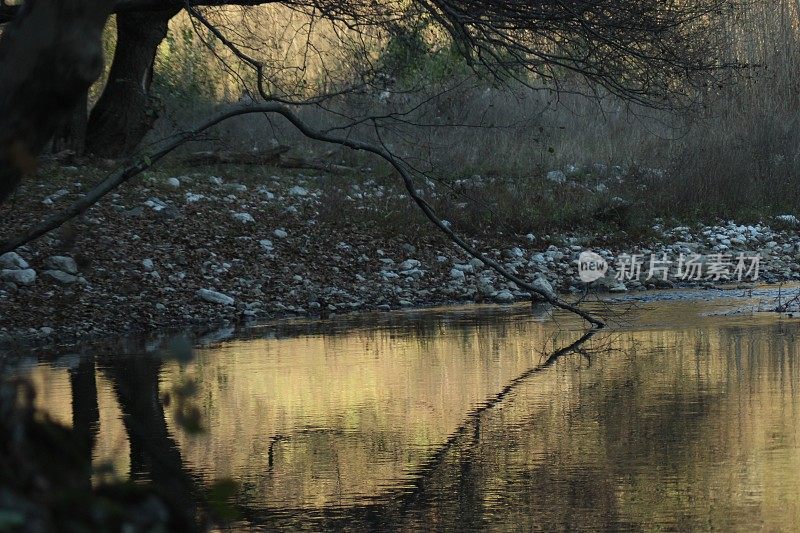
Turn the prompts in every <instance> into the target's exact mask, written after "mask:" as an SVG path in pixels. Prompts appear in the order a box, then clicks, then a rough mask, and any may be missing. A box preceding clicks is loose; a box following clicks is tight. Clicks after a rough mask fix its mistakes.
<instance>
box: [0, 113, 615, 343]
mask: <svg viewBox="0 0 800 533" xmlns="http://www.w3.org/2000/svg"><path fill="white" fill-rule="evenodd" d="M253 113H266V114H275V115H280V116H282V117H284V118H285V119H286V120H288V121H289V122H290V123H291V124H292V125H293V126H294V127H295V128H297V129H298V130H299V131H300V132H301V133H302V134H303V135H305V136H306V137H308V138H310V139H313V140H316V141H321V142H327V143H331V144H337V145H340V146H345V147H348V148H351V149H353V150H361V151H364V152H368V153H371V154H374V155H377V156H378V157H380V158H382V159H384V160H385V161H386V162H388V163H389V164H390V165H392V167H394V169H395V170H397V172H398V174H400V177H401V178H402V180H403V184H404V186H405V188H406V191H407V192H408V195H409V196H410V197H411V199H412V200H413V201H414V203H416V204H417V206H418V207H419V208H420V209H421V210H422V212H423V213H424V215H425V216H426V217H427V218H428V220H430V221H431V222H432V223H433V224H434V225H435V226H436V227H437V228H438V229H439V230H440V231H441V232H443V233H444V234H445V235H447V236H448V237H449V238H450V240H452V241H453V242H454V243H455V244H456V245H458V246H459V247H460V248H461V249H463V250H464V251H465V252H467V253H468V254H469V255H471V256H472V257H475V258H478V259H480V260H481V261H483V262H484V263H485V264H486V265H488V266H489V267H490V268H492V269H493V270H494V271H495V272H497V273H498V274H500V275H501V276H503V277H504V278H506V279H507V280H509V281H511V282H513V283H515V284H516V285H517V286H519V287H521V288H523V289H525V290H527V291H529V292H531V293H533V294H537V295H538V296H539V297H540V298H541V299H542V300H544V301H547V302H548V303H550V304H551V305H553V306H555V307H558V308H560V309H564V310H566V311H569V312H572V313H574V314H576V315H578V316H580V317H581V318H583V319H584V320H586V321H587V322H589V323H590V324H592V326H594V327H597V328H602V327H604V326H605V324H604V322H603V321H602V320H600V319H598V318H596V317H594V316H592V315H591V314H589V313H587V312H586V311H584V310H582V309H579V308H577V307H575V306H573V305H571V304H569V303H567V302H564V301H562V300H561V299H559V298H557V297H554V296H553V295H551V294H549V293H548V292H546V291H543V290H542V289H540V288H538V287H535V286H533V285H531V284H530V283H527V282H526V281H524V280H523V279H521V278H519V277H517V276H516V275H514V274H512V273H511V272H509V271H508V270H506V269H505V268H503V266H501V265H500V264H499V263H497V262H496V261H494V260H493V259H491V258H489V257H487V256H485V255H483V254H482V253H481V252H479V251H478V250H477V249H475V248H474V247H472V246H471V245H470V244H468V243H467V242H466V241H465V240H464V239H463V238H461V237H460V236H458V235H457V234H456V233H455V232H454V231H453V230H452V229H450V227H449V226H448V225H447V224H445V223H444V222H443V221H442V220H441V219H440V218H439V217H438V216H437V215H436V213H435V212H434V211H433V209H432V208H431V207H430V205H428V203H427V202H426V201H425V200H424V199H423V198H422V196H420V194H419V192H418V191H417V189H416V187H415V185H414V181H413V179H412V177H411V174H410V173H409V172H408V170H407V168H406V166H405V165H404V164H403V163H402V161H400V160H399V159H397V158H396V157H395V156H394V155H393V154H392V153H390V152H389V151H387V150H386V148H384V147H383V146H380V145H375V144H372V143H368V142H364V141H361V140H356V139H351V138H346V137H338V136H334V135H331V134H326V133H324V132H322V131H319V130H316V129H314V128H312V127H311V126H310V125H308V124H307V123H306V122H305V121H303V120H302V119H301V118H300V117H299V116H298V115H297V114H296V113H295V112H294V111H292V110H291V109H290V108H289V107H288V106H286V105H284V104H281V103H278V102H270V103H266V104H262V105H254V106H247V107H240V108H236V109H233V110H230V111H228V112H226V113H223V114H221V115H218V116H216V117H214V118H212V119H211V120H209V121H207V122H205V123H204V124H202V125H200V126H198V127H196V128H195V129H193V130H190V131H187V132H185V133H182V134H180V135H178V136H176V137H174V138H173V139H171V140H169V141H167V142H166V143H165V144H164V145H162V146H161V147H160V148H159V149H157V150H155V151H153V152H151V153H149V154H147V155H144V156H142V157H140V158H138V159H136V160H135V161H133V162H132V163H131V164H129V165H128V166H126V167H124V168H122V169H120V170H118V171H116V172H114V173H112V174H111V175H109V176H108V177H107V178H106V179H105V180H103V181H102V182H100V183H99V184H98V185H97V186H96V187H94V188H93V189H92V190H91V191H89V192H88V193H87V194H86V195H85V196H84V197H83V198H81V199H80V200H78V201H77V202H75V203H74V204H72V206H70V207H69V208H67V209H66V210H65V211H63V212H61V213H58V214H56V215H53V216H52V217H50V218H49V219H47V220H45V221H44V222H43V223H42V224H40V225H38V226H36V227H34V228H33V229H31V230H29V231H28V232H27V233H25V234H24V235H22V236H20V237H17V238H14V239H10V240H8V241H6V242H4V243H2V244H0V254H3V253H5V252H9V251H12V250H15V249H17V248H19V247H20V246H22V245H24V244H26V243H28V242H30V241H32V240H34V239H37V238H38V237H41V236H42V235H44V234H46V233H48V232H50V231H52V230H54V229H56V228H58V227H59V226H61V225H62V224H64V223H65V222H67V221H68V220H70V219H71V218H73V217H75V216H78V215H80V214H81V213H83V212H84V211H86V210H87V209H88V208H89V207H91V206H92V205H94V204H95V203H97V202H98V201H99V200H100V199H101V198H102V197H103V196H105V195H106V194H108V193H109V192H111V191H112V190H114V189H115V188H117V187H119V186H120V185H121V184H123V183H125V182H126V181H128V180H129V179H131V178H133V177H134V176H136V175H137V174H139V173H141V172H143V171H144V170H146V169H148V168H150V167H151V166H152V165H153V164H154V163H156V162H157V161H159V160H160V159H162V158H163V157H164V156H166V155H167V154H169V153H170V152H172V151H173V150H175V149H176V148H177V147H179V146H181V145H182V144H184V143H186V142H187V141H189V140H191V139H193V138H196V137H197V136H198V135H199V134H201V133H202V132H204V131H206V130H208V129H209V128H211V127H213V126H215V125H217V124H219V123H220V122H223V121H225V120H228V119H230V118H233V117H236V116H240V115H247V114H253Z"/></svg>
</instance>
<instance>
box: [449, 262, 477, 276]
mask: <svg viewBox="0 0 800 533" xmlns="http://www.w3.org/2000/svg"><path fill="white" fill-rule="evenodd" d="M453 270H458V271H460V272H463V273H465V274H472V273H473V272H475V267H474V266H472V265H470V264H466V265H462V264H456V265H453Z"/></svg>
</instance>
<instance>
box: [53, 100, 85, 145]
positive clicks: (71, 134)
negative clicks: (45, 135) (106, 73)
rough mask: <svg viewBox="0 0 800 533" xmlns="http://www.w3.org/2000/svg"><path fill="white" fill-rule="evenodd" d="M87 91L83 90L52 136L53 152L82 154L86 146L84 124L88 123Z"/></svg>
mask: <svg viewBox="0 0 800 533" xmlns="http://www.w3.org/2000/svg"><path fill="white" fill-rule="evenodd" d="M88 108H89V93H88V92H84V93H83V97H82V98H81V99H80V101H79V102H78V105H77V106H75V109H73V110H72V113H70V114H69V115H68V116H67V118H66V119H65V120H64V122H63V123H62V124H61V126H60V127H59V128H58V131H56V136H55V137H53V152H54V153H58V152H62V151H64V150H69V151H71V152H74V153H75V155H83V150H84V147H85V146H86V126H87V124H88V123H89V109H88Z"/></svg>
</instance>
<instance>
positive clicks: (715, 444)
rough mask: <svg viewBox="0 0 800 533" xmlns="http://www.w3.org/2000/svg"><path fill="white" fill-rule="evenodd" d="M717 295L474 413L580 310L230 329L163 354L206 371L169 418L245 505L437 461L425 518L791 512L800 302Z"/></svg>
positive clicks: (388, 484)
mask: <svg viewBox="0 0 800 533" xmlns="http://www.w3.org/2000/svg"><path fill="white" fill-rule="evenodd" d="M728 305H730V304H728ZM709 307H713V308H715V309H716V308H718V307H720V304H718V303H714V304H710V306H706V307H703V306H702V305H700V304H698V303H697V302H673V303H660V304H654V305H651V306H650V307H649V308H648V309H639V310H637V311H635V312H634V314H633V315H632V316H631V319H630V321H631V323H632V324H638V325H637V326H629V327H625V328H617V329H614V330H611V331H608V332H603V333H601V334H599V335H597V336H596V337H595V338H593V339H592V340H590V341H589V342H588V344H587V345H586V346H587V348H588V349H589V353H587V354H586V355H587V356H588V358H587V357H583V356H581V355H578V354H572V355H569V356H566V357H564V358H562V359H560V360H559V361H558V362H557V363H556V364H555V365H554V366H553V367H551V368H548V369H546V370H545V371H543V372H539V373H536V374H533V375H531V376H530V377H529V378H527V379H525V380H522V381H521V382H519V383H516V384H515V385H514V386H513V387H512V388H511V389H510V391H509V393H508V395H506V396H504V397H503V399H502V401H501V402H500V403H498V404H497V405H496V406H493V407H492V408H491V409H487V410H485V411H482V412H481V413H480V414H478V415H475V416H468V415H469V413H471V412H474V410H475V409H476V407H478V406H480V405H482V403H483V402H485V401H486V400H487V399H488V398H491V397H493V396H495V395H496V394H497V393H498V392H499V391H501V390H503V388H504V387H506V386H507V385H508V384H509V383H511V382H513V380H514V378H516V377H517V376H519V375H520V374H522V373H523V372H525V371H526V370H528V369H530V368H532V367H536V366H537V365H540V364H541V363H542V362H543V361H544V360H545V359H546V357H547V354H548V353H549V352H552V350H553V349H554V348H556V347H560V346H564V345H566V344H568V343H569V342H571V341H574V340H575V339H577V338H578V337H579V335H580V333H581V332H580V330H579V329H578V328H577V325H576V324H574V323H571V322H570V321H569V320H568V319H566V320H561V322H560V323H555V322H540V321H535V320H532V319H531V318H530V317H529V316H527V315H526V313H525V312H524V309H522V308H520V309H519V312H518V313H514V314H505V315H499V316H487V317H486V318H485V319H480V320H471V321H470V320H463V319H449V318H448V317H447V315H444V316H439V315H436V316H433V317H429V318H426V317H425V315H419V317H418V318H415V319H413V320H412V319H410V321H409V323H408V324H406V323H403V322H402V321H400V322H399V323H398V324H395V325H392V326H391V327H380V328H375V329H369V328H354V329H351V330H347V329H346V328H343V329H342V330H341V331H338V332H335V333H331V334H316V335H301V336H294V337H292V336H287V337H285V338H262V339H256V340H239V341H232V342H225V343H223V344H221V345H219V346H214V347H210V348H203V349H200V350H198V352H197V354H196V358H195V359H194V360H193V361H192V362H190V363H189V364H186V365H180V364H178V363H177V362H169V363H165V364H163V365H162V366H161V370H160V387H159V389H160V390H161V391H162V392H163V391H167V390H170V389H171V388H172V387H173V386H174V385H175V384H177V383H181V382H184V381H185V380H186V379H187V378H192V379H194V380H196V382H197V383H198V385H199V389H198V392H197V395H196V397H195V398H194V401H195V402H196V404H197V405H198V406H199V407H200V412H201V415H202V420H203V425H204V426H205V428H206V431H204V432H202V433H200V434H189V433H187V432H185V431H183V430H182V429H181V428H180V427H179V425H178V424H176V423H175V420H174V419H173V414H172V410H171V409H169V408H166V409H165V416H166V420H167V428H168V430H169V435H171V438H172V439H174V441H175V442H176V443H177V446H178V449H179V451H180V454H181V457H182V459H183V462H184V463H185V467H186V470H188V471H189V472H193V473H195V474H196V475H199V476H201V477H202V479H204V480H205V482H207V483H210V482H211V481H213V480H214V479H219V478H226V477H230V478H234V479H236V480H238V481H240V482H241V486H242V492H243V494H245V495H246V499H247V504H248V506H249V507H251V508H263V509H294V510H314V509H322V508H347V507H348V506H353V505H356V504H365V503H367V502H376V501H382V499H384V500H385V499H387V498H389V499H390V498H394V497H396V496H397V495H398V494H402V493H403V491H404V490H405V491H408V490H421V489H419V488H418V487H417V488H412V486H411V484H412V482H413V481H415V480H417V479H418V478H419V476H421V475H424V476H426V487H427V488H426V489H425V490H429V491H430V490H434V491H436V490H438V491H440V493H439V494H440V497H438V498H436V499H433V500H431V501H432V502H433V503H426V504H424V505H423V504H419V505H417V506H416V507H413V508H412V511H411V512H409V513H408V514H407V516H405V517H404V519H403V520H405V521H406V524H407V526H408V527H409V528H412V529H413V528H414V524H416V525H417V526H420V527H421V526H422V525H435V524H437V523H439V522H442V521H447V520H449V519H448V517H450V519H453V520H455V518H453V517H458V520H459V524H461V525H465V524H466V522H464V520H468V519H470V517H465V516H464V510H463V508H457V506H458V505H459V504H460V505H463V504H464V501H465V500H464V498H465V497H466V496H465V494H467V495H468V496H469V498H472V499H471V500H470V501H472V503H471V504H470V506H469V508H470V509H472V510H473V511H474V512H475V513H476V515H475V516H476V517H477V518H475V519H476V520H479V521H482V522H480V523H481V524H483V525H486V521H487V520H489V521H490V523H491V524H492V525H493V526H495V527H497V528H500V529H503V528H504V527H507V528H513V527H517V526H518V525H526V527H530V528H540V527H543V525H548V524H549V526H552V527H558V524H561V525H562V526H563V524H564V523H566V522H567V521H568V522H569V524H571V526H572V527H574V528H575V529H581V528H588V529H591V528H592V527H601V526H603V525H605V526H606V527H613V528H620V527H628V526H630V527H631V528H633V529H639V528H645V529H652V528H657V529H689V528H707V527H711V526H712V525H713V526H714V527H717V528H721V529H748V528H750V527H757V528H760V529H766V530H775V531H778V530H790V529H793V527H794V526H795V525H796V524H799V523H800V498H798V497H797V495H798V494H800V477H798V476H797V475H796V473H797V472H800V435H799V434H798V431H799V430H798V427H800V423H799V422H800V395H798V390H797V389H798V387H800V380H799V379H798V378H800V375H798V368H797V364H796V362H797V361H798V357H800V355H799V354H798V350H800V343H798V341H797V338H796V336H795V331H797V326H798V322H797V321H793V320H789V319H781V318H779V317H776V316H759V317H756V318H754V317H748V318H741V317H740V318H720V317H710V316H705V317H704V316H702V315H703V314H704V312H706V311H708V308H709ZM656 317H657V319H658V321H660V323H661V324H662V326H660V327H659V326H657V325H656V322H657V320H656ZM462 318H463V317H462ZM562 318H563V317H562ZM415 320H416V322H415ZM421 324H424V327H421ZM559 326H561V327H566V330H563V329H562V330H561V331H560V332H558V327H559ZM31 377H32V379H33V381H34V383H35V385H36V387H37V389H38V390H40V391H43V392H42V393H41V394H40V395H39V397H38V400H37V401H38V402H39V405H41V406H43V407H45V408H46V409H47V410H48V411H49V412H50V413H52V414H53V415H54V416H55V417H56V418H58V419H59V420H64V421H66V422H69V421H70V411H69V403H68V401H66V402H65V398H66V399H68V398H69V395H70V388H69V374H68V373H67V371H66V370H64V369H58V368H51V367H47V366H39V367H36V368H35V369H34V370H33V371H32V372H31ZM97 383H98V403H99V406H100V412H101V415H100V422H99V435H98V438H97V445H96V447H95V455H94V457H95V462H96V463H99V462H101V461H106V462H111V463H112V464H113V465H114V466H115V467H116V468H117V469H118V471H119V472H120V473H121V474H122V475H125V474H126V473H127V469H129V468H130V461H129V460H128V459H127V455H128V454H129V453H130V450H129V448H128V444H127V442H126V440H125V428H124V426H123V425H122V422H121V421H120V418H121V413H122V411H121V410H120V407H119V405H118V403H117V400H116V399H115V396H114V391H113V387H112V386H111V385H110V382H109V381H108V378H107V377H106V376H105V375H104V374H103V372H102V371H98V378H97ZM458 428H462V430H463V431H462V432H461V433H459V434H458V438H455V439H453V438H451V436H452V435H453V434H454V432H456V430H457V429H458ZM443 447H445V448H443ZM440 450H442V451H443V453H442V454H440V455H439V456H435V454H436V452H437V451H440ZM432 457H436V458H437V461H438V462H435V463H434V464H431V462H430V461H431V458H432ZM458 465H460V466H458ZM465 465H466V466H465ZM467 467H469V468H468V469H467V470H465V468H467ZM466 471H468V472H469V475H468V476H467V477H468V479H467V480H466V481H465V479H464V476H465V474H464V472H466ZM464 483H466V485H465V484H464ZM454 484H455V485H456V486H457V489H454V488H453V487H454ZM454 491H455V492H458V498H454V497H451V498H448V497H447V495H448V494H449V495H450V496H453V494H454ZM576 495H577V496H576ZM469 498H468V499H469ZM564 498H566V499H567V500H570V501H559V499H562V500H563V499H564ZM574 498H578V499H580V498H584V499H585V501H572V500H574ZM571 499H572V500H571ZM423 500H424V499H420V501H423ZM459 502H460V503H459ZM471 512H472V511H471ZM593 524H594V526H593ZM545 529H547V527H545Z"/></svg>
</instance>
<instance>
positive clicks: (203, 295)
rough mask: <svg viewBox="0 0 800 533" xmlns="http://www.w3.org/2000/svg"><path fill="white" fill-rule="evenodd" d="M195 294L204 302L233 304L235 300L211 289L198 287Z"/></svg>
mask: <svg viewBox="0 0 800 533" xmlns="http://www.w3.org/2000/svg"><path fill="white" fill-rule="evenodd" d="M197 296H199V297H200V299H201V300H203V301H205V302H209V303H212V304H219V305H233V304H234V302H235V301H236V300H234V299H233V298H232V297H230V296H228V295H227V294H223V293H221V292H217V291H213V290H211V289H200V290H198V291H197Z"/></svg>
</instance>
